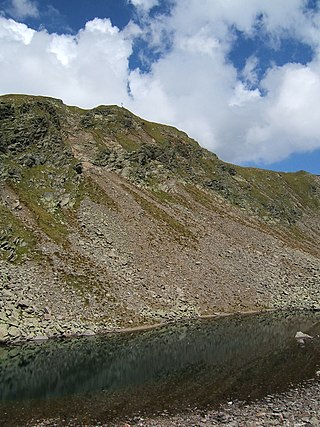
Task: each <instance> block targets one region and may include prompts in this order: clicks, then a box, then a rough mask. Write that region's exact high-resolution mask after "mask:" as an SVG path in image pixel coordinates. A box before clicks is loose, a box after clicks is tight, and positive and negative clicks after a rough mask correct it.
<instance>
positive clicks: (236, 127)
mask: <svg viewBox="0 0 320 427" xmlns="http://www.w3.org/2000/svg"><path fill="white" fill-rule="evenodd" d="M0 11H1V15H0V69H1V70H2V76H1V79H0V93H9V92H10V93H21V92H22V93H32V94H41V95H49V96H54V97H59V98H61V99H63V100H64V102H66V103H68V104H74V105H79V106H82V107H85V108H91V107H93V106H95V105H99V104H113V103H116V104H121V103H123V104H124V105H125V106H126V107H127V108H129V109H130V110H132V111H133V112H135V113H136V114H139V115H141V116H143V117H145V118H147V119H150V120H153V121H160V122H164V123H168V124H171V125H174V126H176V127H178V128H180V129H183V130H185V131H186V132H188V134H189V135H190V136H192V137H194V138H195V139H196V140H198V141H199V143H200V144H201V145H203V146H205V147H206V148H208V149H210V150H212V151H214V152H216V153H217V154H218V155H219V156H220V157H221V158H222V159H223V160H226V161H229V162H234V163H238V164H242V165H252V166H258V167H264V168H270V169H274V170H284V171H295V170H301V169H304V170H307V171H309V172H311V173H317V174H320V166H319V165H320V120H319V119H318V116H319V113H318V112H319V111H320V11H319V2H318V1H315V0H312V1H308V0H284V1H283V2H281V3H279V2H278V1H276V0H228V1H226V0H202V1H201V2H199V0H94V1H92V0H67V1H66V0H41V1H40V0H37V1H36V0H0Z"/></svg>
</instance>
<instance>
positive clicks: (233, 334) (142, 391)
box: [0, 312, 320, 426]
mask: <svg viewBox="0 0 320 427" xmlns="http://www.w3.org/2000/svg"><path fill="white" fill-rule="evenodd" d="M300 330H301V331H303V332H306V333H308V334H310V335H312V336H314V337H315V338H314V339H313V340H310V341H309V342H307V343H306V345H305V346H302V345H300V344H299V343H297V342H296V340H295V338H294V336H295V334H296V332H297V331H300ZM318 334H320V313H315V312H314V313H310V312H290V313H284V312H282V313H281V312H277V313H264V314H254V315H235V316H227V317H222V318H212V319H202V320H195V321H189V322H181V323H178V324H172V325H168V326H165V327H159V328H156V329H152V330H146V331H136V332H130V333H117V334H110V335H105V336H99V337H90V338H74V339H68V340H49V341H46V342H43V343H26V344H23V345H19V346H2V347H0V425H4V426H20V425H21V426H25V425H28V423H30V424H32V420H36V419H45V418H50V419H59V421H58V422H57V425H63V424H64V422H65V423H68V422H70V420H76V421H74V422H75V425H77V424H78V425H79V424H80V425H81V424H85V423H96V424H98V423H99V422H101V423H102V422H108V423H112V422H113V421H114V420H122V421H126V420H130V419H131V418H132V417H135V416H145V415H151V414H158V413H163V412H167V413H169V414H170V413H172V414H173V413H178V412H184V411H187V410H188V409H190V408H194V407H197V408H204V409H205V408H213V407H215V406H216V405H217V404H218V403H221V402H226V401H229V400H231V401H232V400H234V399H245V400H250V399H256V398H260V397H262V396H264V395H266V394H269V393H274V392H279V391H285V390H287V389H288V388H289V387H290V386H292V385H295V384H298V383H301V382H303V381H304V380H306V379H311V378H314V377H315V376H316V371H318V369H319V365H320V338H319V337H317V335H318ZM63 420H65V421H63Z"/></svg>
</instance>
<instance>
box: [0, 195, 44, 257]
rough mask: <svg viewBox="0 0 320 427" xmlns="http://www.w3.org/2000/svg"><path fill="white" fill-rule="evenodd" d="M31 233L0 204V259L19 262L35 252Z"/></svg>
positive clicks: (33, 238) (34, 239) (33, 237)
mask: <svg viewBox="0 0 320 427" xmlns="http://www.w3.org/2000/svg"><path fill="white" fill-rule="evenodd" d="M35 247H36V238H35V236H34V235H33V233H32V232H31V231H30V230H29V229H28V228H27V227H26V226H25V225H24V224H23V223H22V221H20V220H19V218H18V217H17V216H15V215H14V214H13V213H12V212H11V211H10V210H9V209H8V208H7V207H5V206H4V205H3V204H2V203H0V257H1V258H4V259H6V260H8V261H11V262H20V261H22V260H23V258H24V256H25V255H26V254H29V253H31V252H33V251H34V250H35Z"/></svg>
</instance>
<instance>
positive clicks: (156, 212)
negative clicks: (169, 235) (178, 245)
mask: <svg viewBox="0 0 320 427" xmlns="http://www.w3.org/2000/svg"><path fill="white" fill-rule="evenodd" d="M124 188H125V189H126V191H128V192H129V193H130V194H131V195H132V197H133V198H134V200H135V201H136V202H137V203H139V205H140V206H141V207H142V208H143V210H144V211H145V212H147V213H148V214H149V215H150V216H151V217H152V218H154V219H156V220H157V221H160V222H162V223H164V224H165V225H166V226H167V227H169V229H170V230H171V231H173V233H174V235H175V236H177V237H182V236H183V237H185V238H189V239H194V238H195V236H194V235H193V233H192V232H191V231H190V230H189V229H188V228H187V227H186V226H185V225H184V224H181V223H180V222H179V221H178V220H177V219H176V218H174V217H173V216H171V215H169V214H168V213H167V212H166V211H165V210H163V209H161V208H160V207H159V206H157V205H156V204H155V203H153V202H151V201H149V200H147V199H146V198H145V197H143V196H141V195H140V194H138V193H137V192H135V191H134V190H132V189H130V188H129V187H127V186H124Z"/></svg>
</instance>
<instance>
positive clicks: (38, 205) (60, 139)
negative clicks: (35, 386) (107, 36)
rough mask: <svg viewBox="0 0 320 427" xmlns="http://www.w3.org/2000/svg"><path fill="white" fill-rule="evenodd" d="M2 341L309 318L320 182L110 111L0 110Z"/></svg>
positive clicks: (17, 106) (33, 103) (48, 105)
mask: <svg viewBox="0 0 320 427" xmlns="http://www.w3.org/2000/svg"><path fill="white" fill-rule="evenodd" d="M0 178H1V184H0V225H1V227H0V280H1V282H0V296H1V298H0V340H16V339H21V338H27V337H29V338H32V337H36V336H39V335H40V336H54V335H61V334H65V335H70V334H77V333H87V334H91V333H94V332H97V331H101V330H111V329H115V328H119V327H125V326H139V325H145V324H153V323H156V322H162V321H167V320H170V319H178V318H184V317H192V316H199V315H208V314H214V313H216V312H235V311H246V310H252V309H254V310H256V309H268V308H288V307H293V308H311V307H316V308H318V307H320V290H319V284H320V274H319V272H320V251H319V247H320V210H319V206H320V177H318V176H314V175H311V174H308V173H306V172H303V171H300V172H297V173H281V172H272V171H266V170H261V169H253V168H242V167H239V166H235V165H231V164H228V163H224V162H223V161H221V160H219V159H218V157H217V156H216V155H215V154H213V153H211V152H209V151H207V150H205V149H203V148H201V147H200V146H199V145H198V143H197V142H195V141H194V140H192V139H190V138H189V137H188V136H187V135H186V134H185V133H184V132H181V131H178V130H177V129H175V128H173V127H169V126H165V125H160V124H157V123H151V122H148V121H146V120H143V119H141V118H139V117H137V116H135V115H134V114H132V113H131V112H129V111H128V110H126V109H124V108H120V107H117V106H100V107H97V108H94V109H92V110H83V109H80V108H77V107H70V106H66V105H64V104H63V103H62V101H60V100H56V99H52V98H45V97H35V96H26V95H5V96H2V97H0Z"/></svg>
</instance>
